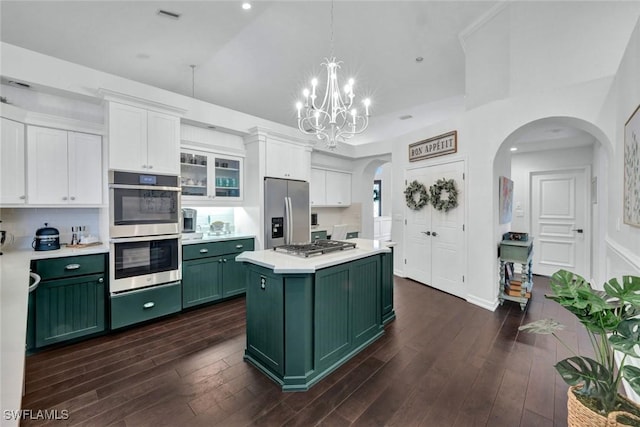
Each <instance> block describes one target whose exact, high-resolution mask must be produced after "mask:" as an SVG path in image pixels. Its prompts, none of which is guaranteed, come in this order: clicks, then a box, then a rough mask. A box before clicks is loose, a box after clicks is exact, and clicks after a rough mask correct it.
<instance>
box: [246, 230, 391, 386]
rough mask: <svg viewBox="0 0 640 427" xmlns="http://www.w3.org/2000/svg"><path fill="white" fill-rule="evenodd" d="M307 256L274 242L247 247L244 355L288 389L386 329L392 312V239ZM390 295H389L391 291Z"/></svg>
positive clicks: (311, 379) (325, 371)
mask: <svg viewBox="0 0 640 427" xmlns="http://www.w3.org/2000/svg"><path fill="white" fill-rule="evenodd" d="M349 242H354V243H355V244H356V248H354V249H345V250H343V251H337V252H332V253H327V254H321V255H315V256H310V257H308V258H304V257H298V256H293V255H290V254H286V253H280V252H276V251H274V250H272V249H268V250H263V251H254V252H243V253H242V254H240V255H238V257H237V258H236V261H241V262H244V263H245V267H246V269H247V276H246V277H247V291H246V295H247V301H246V304H247V347H246V350H245V355H244V358H245V360H246V361H248V362H249V363H251V364H252V365H254V366H255V367H257V368H258V369H259V370H260V371H262V372H263V373H265V374H266V375H267V376H269V377H270V378H271V379H272V380H274V381H275V382H276V383H278V384H279V385H280V386H281V387H282V389H283V390H284V391H304V390H308V389H309V388H310V387H311V386H312V385H313V384H315V383H316V382H318V381H319V380H321V379H322V378H324V377H326V376H327V375H329V374H330V373H331V372H332V371H334V370H335V369H337V368H338V367H339V366H341V365H342V364H344V363H345V362H346V361H348V360H349V359H350V358H352V357H353V356H355V355H356V354H358V353H359V352H360V351H362V350H363V349H364V348H366V347H367V346H368V345H370V344H371V343H373V342H374V341H375V340H377V339H378V338H380V337H381V336H382V335H383V334H384V324H385V323H386V322H387V321H390V320H392V319H393V318H394V317H395V315H394V314H393V306H392V303H391V305H390V306H389V304H388V303H386V304H385V301H388V300H389V299H390V298H389V297H387V298H383V294H384V293H389V292H390V293H391V294H392V292H393V291H392V290H393V285H392V284H393V277H392V269H391V268H390V266H391V265H392V263H391V262H390V260H392V258H391V257H392V253H393V252H392V249H391V248H390V246H392V245H393V244H391V243H388V242H386V243H385V242H381V241H377V240H367V239H350V240H349ZM391 301H392V297H391Z"/></svg>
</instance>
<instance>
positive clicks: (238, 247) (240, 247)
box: [236, 245, 244, 249]
mask: <svg viewBox="0 0 640 427" xmlns="http://www.w3.org/2000/svg"><path fill="white" fill-rule="evenodd" d="M243 247H244V245H236V249H242V248H243Z"/></svg>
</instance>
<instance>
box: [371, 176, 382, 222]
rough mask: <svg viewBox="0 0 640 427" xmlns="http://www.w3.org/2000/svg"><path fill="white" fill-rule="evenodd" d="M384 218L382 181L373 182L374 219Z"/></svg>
mask: <svg viewBox="0 0 640 427" xmlns="http://www.w3.org/2000/svg"><path fill="white" fill-rule="evenodd" d="M379 216H382V181H381V180H379V179H376V180H374V181H373V217H374V218H376V217H379Z"/></svg>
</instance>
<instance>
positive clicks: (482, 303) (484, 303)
mask: <svg viewBox="0 0 640 427" xmlns="http://www.w3.org/2000/svg"><path fill="white" fill-rule="evenodd" d="M467 302H468V303H470V304H473V305H477V306H478V307H482V308H484V309H486V310H489V311H496V308H498V304H499V303H498V298H496V299H495V300H493V301H489V300H486V299H484V298H478V297H476V296H473V295H467Z"/></svg>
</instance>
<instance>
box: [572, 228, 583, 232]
mask: <svg viewBox="0 0 640 427" xmlns="http://www.w3.org/2000/svg"><path fill="white" fill-rule="evenodd" d="M571 231H577V232H578V233H583V232H584V230H583V229H582V228H572V229H571Z"/></svg>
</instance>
